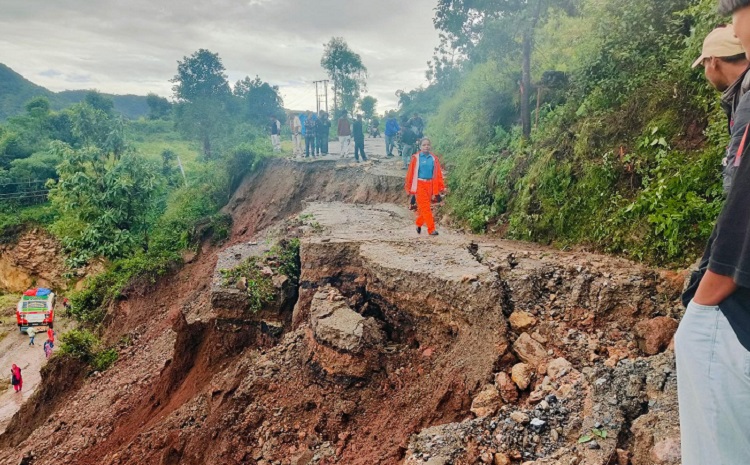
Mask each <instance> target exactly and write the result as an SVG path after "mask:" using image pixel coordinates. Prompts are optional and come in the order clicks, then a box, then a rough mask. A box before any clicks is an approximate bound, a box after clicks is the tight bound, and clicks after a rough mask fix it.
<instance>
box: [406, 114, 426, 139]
mask: <svg viewBox="0 0 750 465" xmlns="http://www.w3.org/2000/svg"><path fill="white" fill-rule="evenodd" d="M406 124H407V125H409V126H411V130H412V131H414V134H416V135H417V140H419V139H422V137H424V120H422V117H421V116H419V113H414V116H412V117H411V119H410V120H409V122H408V123H406Z"/></svg>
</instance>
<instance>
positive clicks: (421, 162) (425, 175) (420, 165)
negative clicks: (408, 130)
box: [404, 137, 445, 236]
mask: <svg viewBox="0 0 750 465" xmlns="http://www.w3.org/2000/svg"><path fill="white" fill-rule="evenodd" d="M431 150H432V144H431V142H430V139H428V138H426V137H425V138H423V139H422V140H421V141H420V143H419V152H417V153H415V154H413V155H412V156H411V162H410V163H409V169H408V170H407V171H406V182H405V183H404V188H405V189H406V192H408V193H409V194H411V195H414V196H415V197H416V202H417V219H416V225H417V234H421V233H422V226H425V225H426V226H427V233H428V234H429V235H430V236H437V235H438V232H437V231H436V230H435V219H434V218H433V216H432V206H431V204H430V203H431V201H432V199H433V197H435V196H437V195H440V194H442V193H444V192H445V181H444V180H443V171H442V170H441V169H440V161H439V160H438V157H436V156H435V154H434V153H432V152H431Z"/></svg>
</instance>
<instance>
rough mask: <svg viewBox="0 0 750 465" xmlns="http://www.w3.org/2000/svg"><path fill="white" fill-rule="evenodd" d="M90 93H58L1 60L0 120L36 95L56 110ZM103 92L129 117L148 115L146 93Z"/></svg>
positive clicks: (16, 112) (16, 110) (22, 110)
mask: <svg viewBox="0 0 750 465" xmlns="http://www.w3.org/2000/svg"><path fill="white" fill-rule="evenodd" d="M87 92H88V90H65V91H62V92H57V93H55V92H52V91H50V90H47V89H45V88H44V87H41V86H38V85H36V84H34V83H33V82H31V81H29V80H28V79H26V78H24V77H23V76H21V75H20V74H18V73H16V72H15V71H13V70H12V69H11V68H9V67H7V66H5V65H4V64H2V63H0V121H5V120H6V119H8V118H10V117H11V116H15V115H18V114H21V113H23V112H24V105H25V104H26V102H28V101H29V100H31V99H32V98H34V97H39V96H44V97H47V98H48V99H49V101H50V104H51V106H52V108H53V109H55V110H61V109H63V108H66V107H69V106H71V105H73V104H75V103H78V102H80V101H81V100H83V98H84V97H85V96H86V93H87ZM102 95H104V96H105V97H108V98H111V99H112V101H113V102H114V104H115V110H116V111H118V112H120V113H122V114H123V115H124V116H125V117H127V118H131V119H137V118H139V117H141V116H146V114H148V105H147V104H146V97H145V96H141V95H113V94H102Z"/></svg>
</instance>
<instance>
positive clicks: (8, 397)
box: [0, 317, 69, 434]
mask: <svg viewBox="0 0 750 465" xmlns="http://www.w3.org/2000/svg"><path fill="white" fill-rule="evenodd" d="M57 321H58V326H57V327H56V328H57V329H56V335H57V336H56V339H57V340H58V341H59V338H60V335H61V334H62V333H63V332H65V331H66V329H67V327H68V326H69V321H67V320H65V321H64V322H63V321H62V320H61V319H60V318H59V317H58V318H57ZM5 326H6V327H7V326H8V325H5ZM4 329H5V328H4ZM46 331H47V328H46V327H41V328H40V329H39V332H38V333H37V335H36V338H35V340H34V345H33V346H29V336H27V335H26V334H21V332H19V331H18V328H17V326H16V325H15V324H12V328H10V329H9V332H8V335H7V336H5V337H4V338H3V339H2V341H0V369H1V370H2V372H0V373H2V374H1V375H0V379H3V380H9V379H10V367H11V366H12V365H13V364H14V363H15V364H16V365H18V366H19V367H21V372H22V375H23V389H22V390H21V392H20V393H16V392H14V391H13V387H12V386H11V385H10V382H9V381H8V384H7V388H6V389H5V390H4V391H2V393H0V434H2V433H3V432H4V431H5V428H6V427H7V426H8V422H9V421H10V419H11V418H12V417H13V415H15V413H16V412H17V411H18V409H20V408H21V405H22V404H23V403H24V402H25V401H26V400H27V399H28V398H30V397H31V396H32V395H33V394H34V392H35V391H36V388H37V387H38V386H39V382H40V381H41V376H40V370H41V369H42V367H43V366H44V365H45V364H46V363H47V359H46V358H45V356H44V348H43V347H44V342H45V341H46V340H47V332H46ZM55 350H59V342H58V343H57V344H56V347H55Z"/></svg>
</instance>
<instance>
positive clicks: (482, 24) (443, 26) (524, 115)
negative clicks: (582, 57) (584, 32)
mask: <svg viewBox="0 0 750 465" xmlns="http://www.w3.org/2000/svg"><path fill="white" fill-rule="evenodd" d="M577 4H578V0H503V1H498V0H438V5H437V8H436V9H435V11H436V13H435V18H434V23H435V27H436V28H438V29H440V30H441V31H443V34H441V40H442V41H443V43H444V44H446V43H447V44H448V45H449V47H448V48H452V49H454V50H457V51H458V52H459V53H460V54H462V56H463V57H464V58H471V57H472V54H473V52H474V50H475V48H476V46H477V44H479V42H480V40H481V39H482V37H483V34H484V32H485V31H486V28H487V27H488V24H490V23H491V22H492V21H493V20H498V19H508V20H510V21H507V22H506V24H508V25H510V24H515V25H516V28H517V29H516V31H515V32H516V34H517V35H518V36H520V40H521V44H522V45H521V57H520V58H521V82H520V83H519V90H520V93H521V99H520V100H521V115H520V116H521V125H522V128H523V134H524V136H525V137H527V138H528V137H529V136H530V134H531V104H530V99H531V96H532V95H533V92H532V91H533V89H532V83H531V52H532V50H533V48H534V33H535V30H536V27H537V25H538V24H539V21H540V20H541V19H542V17H543V16H544V15H545V14H546V13H547V12H548V11H549V10H550V9H551V8H560V9H564V10H566V11H568V12H570V11H574V10H575V9H576V7H577Z"/></svg>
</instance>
